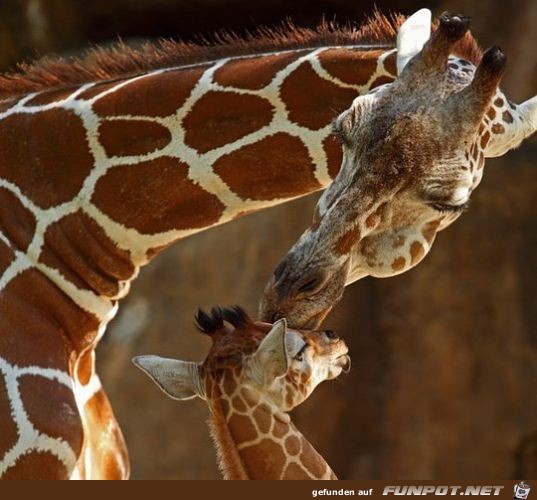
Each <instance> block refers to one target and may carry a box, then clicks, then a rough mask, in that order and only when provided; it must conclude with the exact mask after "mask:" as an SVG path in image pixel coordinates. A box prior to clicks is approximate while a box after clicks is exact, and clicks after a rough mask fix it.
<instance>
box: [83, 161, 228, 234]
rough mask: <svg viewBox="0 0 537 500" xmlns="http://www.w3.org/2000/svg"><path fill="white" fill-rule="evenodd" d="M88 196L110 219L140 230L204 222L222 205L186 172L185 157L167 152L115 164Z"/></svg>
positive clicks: (155, 230) (203, 224)
mask: <svg viewBox="0 0 537 500" xmlns="http://www.w3.org/2000/svg"><path fill="white" fill-rule="evenodd" d="M92 202H93V203H94V204H95V205H96V206H97V208H99V209H100V210H102V211H103V212H104V213H105V214H106V215H108V216H109V217H110V218H112V219H113V220H114V221H116V222H118V223H119V224H123V225H124V226H127V227H129V228H133V229H136V230H137V231H139V232H141V233H144V234H155V233H161V232H164V231H171V230H174V229H175V230H179V229H195V228H201V227H207V226H210V225H212V224H215V223H216V222H218V220H219V218H220V216H221V215H222V212H223V211H224V208H225V207H224V205H223V204H222V202H220V200H219V199H218V198H217V197H216V196H214V195H213V194H210V193H208V192H207V191H205V190H204V189H202V188H201V187H199V186H198V185H197V184H195V183H194V182H192V181H191V180H190V179H189V178H188V166H187V165H186V164H185V163H182V162H181V161H179V160H177V159H175V158H170V157H162V158H157V159H155V160H150V161H144V162H141V163H138V164H136V165H122V166H119V167H115V168H114V169H112V170H110V171H109V172H108V173H107V174H106V176H104V177H101V178H100V179H99V181H98V182H97V185H96V186H95V192H94V193H93V197H92ZM192 207H196V210H192Z"/></svg>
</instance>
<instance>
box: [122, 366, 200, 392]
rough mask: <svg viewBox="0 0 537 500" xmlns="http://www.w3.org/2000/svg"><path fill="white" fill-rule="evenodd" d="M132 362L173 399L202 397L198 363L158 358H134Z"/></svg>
mask: <svg viewBox="0 0 537 500" xmlns="http://www.w3.org/2000/svg"><path fill="white" fill-rule="evenodd" d="M132 362H133V363H134V364H135V365H136V366H137V367H138V368H140V370H142V371H143V372H145V373H147V375H149V378H150V379H151V380H153V382H155V383H156V384H157V385H158V386H159V387H160V389H162V390H163V391H164V392H165V393H166V394H167V395H168V396H170V397H171V398H173V399H179V400H185V399H192V398H195V397H196V396H198V397H200V398H203V397H204V394H203V389H202V384H201V379H200V375H199V365H198V363H193V362H192V361H181V360H179V359H169V358H161V357H160V356H136V357H135V358H133V359H132Z"/></svg>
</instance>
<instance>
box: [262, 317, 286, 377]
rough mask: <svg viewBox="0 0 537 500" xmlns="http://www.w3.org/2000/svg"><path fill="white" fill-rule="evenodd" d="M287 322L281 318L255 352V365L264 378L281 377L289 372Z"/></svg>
mask: <svg viewBox="0 0 537 500" xmlns="http://www.w3.org/2000/svg"><path fill="white" fill-rule="evenodd" d="M286 331H287V322H286V321H285V319H283V318H282V319H279V320H278V321H276V323H274V325H272V329H271V330H270V332H268V333H267V335H266V336H265V338H264V339H263V340H262V341H261V344H259V347H258V348H257V351H256V352H255V354H254V366H255V368H256V369H257V370H258V371H259V372H260V373H259V374H260V375H261V376H262V378H264V379H266V377H267V376H268V377H271V378H276V377H281V376H282V375H285V374H286V373H287V368H288V366H289V356H288V354H287V347H286V345H285V334H286Z"/></svg>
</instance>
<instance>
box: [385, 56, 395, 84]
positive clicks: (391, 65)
mask: <svg viewBox="0 0 537 500" xmlns="http://www.w3.org/2000/svg"><path fill="white" fill-rule="evenodd" d="M384 69H385V70H386V71H387V72H388V73H390V75H392V76H393V77H394V78H395V77H396V76H397V54H396V53H395V52H393V53H391V54H390V55H389V56H387V57H385V58H384Z"/></svg>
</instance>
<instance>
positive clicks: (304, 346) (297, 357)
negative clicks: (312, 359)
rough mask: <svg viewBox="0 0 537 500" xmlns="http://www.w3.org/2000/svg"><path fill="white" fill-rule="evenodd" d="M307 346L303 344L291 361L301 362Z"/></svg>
mask: <svg viewBox="0 0 537 500" xmlns="http://www.w3.org/2000/svg"><path fill="white" fill-rule="evenodd" d="M307 347H308V344H304V345H303V346H302V348H301V349H300V351H298V352H297V353H296V354H295V355H294V356H293V359H296V360H297V361H302V360H303V359H304V351H305V350H306V349H307Z"/></svg>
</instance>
